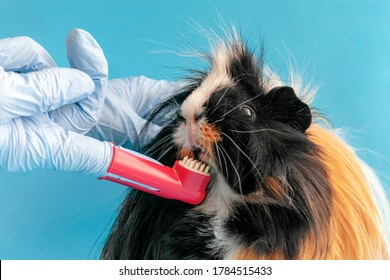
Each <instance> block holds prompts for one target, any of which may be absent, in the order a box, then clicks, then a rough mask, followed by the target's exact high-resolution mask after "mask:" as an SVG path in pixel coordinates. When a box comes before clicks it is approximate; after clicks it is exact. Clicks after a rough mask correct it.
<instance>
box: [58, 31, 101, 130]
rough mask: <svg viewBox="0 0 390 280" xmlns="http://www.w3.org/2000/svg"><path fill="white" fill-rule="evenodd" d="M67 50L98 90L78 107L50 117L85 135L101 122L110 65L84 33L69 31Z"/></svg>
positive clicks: (74, 63)
mask: <svg viewBox="0 0 390 280" xmlns="http://www.w3.org/2000/svg"><path fill="white" fill-rule="evenodd" d="M66 48H67V54H68V60H69V63H70V65H71V67H73V68H76V69H79V70H81V71H83V72H85V73H87V74H88V75H89V76H90V77H91V78H92V80H93V82H94V83H95V91H94V93H93V94H91V95H89V96H88V97H87V98H85V99H83V100H81V101H79V102H78V103H77V104H74V105H67V106H64V107H62V108H60V109H58V110H56V111H55V112H50V117H51V118H52V119H53V120H54V121H55V122H56V123H58V124H60V125H61V126H62V127H64V128H66V129H69V130H72V131H76V132H78V133H81V134H84V133H86V132H88V131H89V130H90V129H91V128H92V127H93V126H94V125H95V124H96V122H97V120H98V119H99V116H100V113H101V110H102V107H103V104H104V97H105V96H104V90H105V88H106V86H107V79H108V63H107V60H106V58H105V56H104V53H103V50H102V49H101V47H100V46H99V44H98V43H97V42H96V40H95V39H94V38H93V37H92V35H91V34H89V33H88V32H86V31H84V30H81V29H74V30H72V31H71V32H69V34H68V37H67V41H66Z"/></svg>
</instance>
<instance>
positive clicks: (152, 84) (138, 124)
mask: <svg viewBox="0 0 390 280" xmlns="http://www.w3.org/2000/svg"><path fill="white" fill-rule="evenodd" d="M183 86H184V83H183V82H168V81H164V80H159V81H157V80H153V79H149V78H146V77H143V76H140V77H129V78H123V79H114V80H109V81H108V86H107V89H106V91H105V102H104V106H103V110H102V112H101V115H100V118H99V120H98V122H97V124H96V126H95V127H93V128H92V129H91V130H90V131H89V132H88V134H87V135H90V136H92V137H94V138H96V139H100V140H105V141H110V142H112V143H114V144H116V145H120V146H123V147H126V148H128V149H131V150H134V149H137V148H139V147H138V146H136V145H138V140H139V137H138V136H139V133H140V131H141V129H142V128H143V127H144V125H145V122H146V119H145V118H146V117H147V115H148V114H149V113H150V111H151V110H152V109H153V108H155V106H157V105H158V104H159V103H161V102H162V101H163V100H165V99H166V98H168V97H169V96H171V95H173V94H175V93H177V92H178V91H179V90H180V89H181V88H182V87H183ZM172 113H173V112H172ZM166 117H167V118H168V116H166ZM164 122H165V119H161V120H160V122H159V123H156V124H152V125H151V126H150V129H149V130H148V132H149V133H148V135H147V136H148V137H153V136H155V135H156V134H157V133H158V132H159V130H160V126H161V125H163V124H164ZM142 140H144V141H146V142H147V141H148V139H142Z"/></svg>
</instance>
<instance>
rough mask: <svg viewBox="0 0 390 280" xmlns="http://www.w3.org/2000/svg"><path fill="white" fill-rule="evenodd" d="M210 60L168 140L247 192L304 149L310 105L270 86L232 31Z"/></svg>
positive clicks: (283, 88)
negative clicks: (231, 38) (232, 35)
mask: <svg viewBox="0 0 390 280" xmlns="http://www.w3.org/2000/svg"><path fill="white" fill-rule="evenodd" d="M210 66H211V67H210V70H209V71H207V73H204V74H203V75H202V76H201V77H200V78H199V79H198V82H197V84H196V86H195V87H193V90H192V91H191V92H190V93H189V95H188V96H186V98H185V99H184V101H183V103H182V104H181V107H180V110H179V112H178V117H177V120H176V124H175V128H174V130H173V137H172V140H173V142H174V144H175V146H176V148H177V150H178V157H184V156H186V155H187V156H191V157H195V158H197V159H198V160H201V161H203V162H206V163H208V164H210V165H211V166H212V169H213V170H214V171H215V172H218V173H219V174H221V175H222V176H223V177H224V178H225V180H226V181H227V182H228V184H229V185H230V186H231V187H232V189H233V190H234V191H236V192H237V193H240V194H244V195H245V194H249V193H252V192H254V191H257V190H259V189H260V188H261V187H262V185H264V180H267V178H269V177H270V176H273V175H274V173H277V172H278V170H281V169H283V168H284V167H283V166H284V165H285V163H288V162H289V163H291V161H294V160H295V159H296V158H297V157H295V156H294V154H296V153H300V152H302V151H304V150H306V149H310V147H309V145H308V142H307V140H306V137H305V135H304V133H305V131H306V129H307V128H308V127H309V126H310V124H311V119H312V117H311V110H310V108H309V107H308V105H306V104H305V103H304V102H302V101H301V100H300V99H299V98H298V97H297V95H296V93H295V92H294V90H293V89H292V88H291V87H288V86H277V87H276V86H273V85H272V83H270V82H269V75H268V74H267V73H266V69H264V65H263V62H262V61H261V60H259V59H257V58H256V57H255V56H254V54H253V53H252V52H251V51H249V50H248V49H247V48H246V47H245V45H244V44H243V43H242V42H241V40H239V39H238V38H237V37H236V38H235V39H234V40H230V41H228V42H224V43H219V44H218V46H217V47H216V48H215V50H214V51H213V52H212V54H211V55H210ZM292 164H293V163H292Z"/></svg>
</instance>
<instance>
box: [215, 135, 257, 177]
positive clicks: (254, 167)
mask: <svg viewBox="0 0 390 280" xmlns="http://www.w3.org/2000/svg"><path fill="white" fill-rule="evenodd" d="M221 134H222V135H223V136H225V137H226V138H227V139H229V140H230V141H231V142H232V143H233V145H234V146H236V147H237V149H238V150H239V151H240V152H241V153H242V155H243V156H244V157H246V158H247V159H248V161H249V162H250V163H251V164H252V166H253V170H254V171H256V172H257V173H258V174H259V175H260V176H261V173H260V171H259V169H258V168H257V165H256V164H255V163H254V162H253V160H252V159H251V158H250V157H249V156H248V155H247V154H246V153H245V152H244V151H243V150H242V149H241V148H240V147H239V146H238V144H237V143H236V142H235V141H234V140H233V139H232V138H231V137H230V136H229V135H227V134H226V133H224V132H222V131H221Z"/></svg>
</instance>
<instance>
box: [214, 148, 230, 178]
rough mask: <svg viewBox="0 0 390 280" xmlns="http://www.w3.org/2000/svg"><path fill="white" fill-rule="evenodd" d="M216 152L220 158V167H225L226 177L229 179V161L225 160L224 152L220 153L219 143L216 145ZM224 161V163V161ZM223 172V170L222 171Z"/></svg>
mask: <svg viewBox="0 0 390 280" xmlns="http://www.w3.org/2000/svg"><path fill="white" fill-rule="evenodd" d="M216 151H217V156H218V162H219V163H220V165H223V167H224V168H225V174H226V177H229V170H228V168H227V161H226V159H225V156H224V155H223V153H222V152H220V148H219V145H218V143H217V145H216ZM221 157H222V159H223V162H222V159H221ZM221 171H222V170H221Z"/></svg>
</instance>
